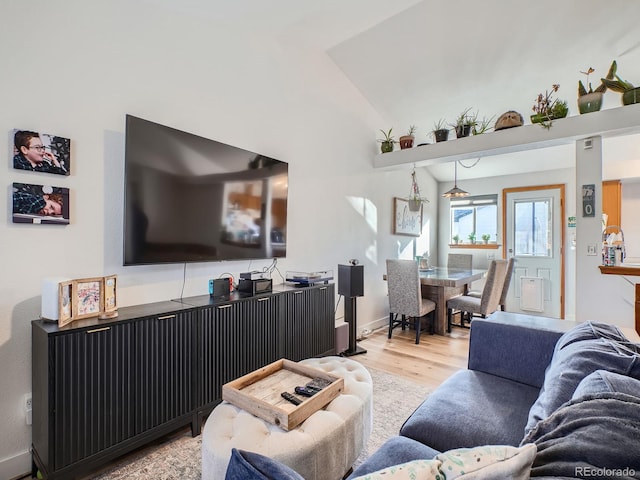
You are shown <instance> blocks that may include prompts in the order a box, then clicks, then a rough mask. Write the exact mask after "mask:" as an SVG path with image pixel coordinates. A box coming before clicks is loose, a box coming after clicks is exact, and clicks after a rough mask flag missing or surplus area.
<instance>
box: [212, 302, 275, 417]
mask: <svg viewBox="0 0 640 480" xmlns="http://www.w3.org/2000/svg"><path fill="white" fill-rule="evenodd" d="M279 302H280V295H267V296H264V297H260V298H253V299H247V300H240V301H236V302H229V303H223V304H220V305H214V306H211V307H207V308H206V309H203V310H202V311H201V312H200V317H201V320H200V335H199V339H200V341H201V344H200V347H199V348H200V349H201V352H202V353H201V356H202V362H201V363H200V365H201V368H202V372H201V375H200V378H201V387H202V390H201V392H200V402H199V404H200V405H203V406H205V407H207V409H211V408H212V407H213V406H215V405H216V404H217V403H219V402H220V401H221V400H222V385H224V384H225V383H227V382H230V381H231V380H235V379H236V378H238V377H241V376H243V375H246V374H247V373H249V372H252V371H253V370H256V369H258V368H262V367H264V366H265V365H268V364H269V363H272V362H274V361H276V360H278V359H279V358H280V357H279V348H278V335H279V320H278V318H279Z"/></svg>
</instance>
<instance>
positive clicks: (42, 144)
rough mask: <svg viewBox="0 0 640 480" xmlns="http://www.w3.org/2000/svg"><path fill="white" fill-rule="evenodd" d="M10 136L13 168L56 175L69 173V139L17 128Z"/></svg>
mask: <svg viewBox="0 0 640 480" xmlns="http://www.w3.org/2000/svg"><path fill="white" fill-rule="evenodd" d="M12 134H13V155H12V162H13V168H15V169H18V170H28V171H31V172H43V173H54V174H56V175H69V174H70V173H71V140H70V139H68V138H64V137H61V136H59V135H52V134H49V133H39V132H34V131H32V130H19V129H17V128H16V129H14V130H13V131H12Z"/></svg>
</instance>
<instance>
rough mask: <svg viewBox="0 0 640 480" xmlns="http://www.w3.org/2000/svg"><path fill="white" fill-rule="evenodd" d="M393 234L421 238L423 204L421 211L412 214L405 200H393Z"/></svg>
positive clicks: (396, 198)
mask: <svg viewBox="0 0 640 480" xmlns="http://www.w3.org/2000/svg"><path fill="white" fill-rule="evenodd" d="M393 233H394V234H395V235H408V236H411V237H419V236H420V234H421V233H422V204H421V205H420V210H418V211H417V212H412V211H411V210H410V209H409V202H408V201H407V200H405V199H404V198H398V197H395V198H394V199H393Z"/></svg>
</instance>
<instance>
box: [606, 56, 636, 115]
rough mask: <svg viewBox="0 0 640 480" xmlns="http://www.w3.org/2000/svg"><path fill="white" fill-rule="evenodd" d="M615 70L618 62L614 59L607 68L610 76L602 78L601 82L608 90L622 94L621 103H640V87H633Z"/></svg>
mask: <svg viewBox="0 0 640 480" xmlns="http://www.w3.org/2000/svg"><path fill="white" fill-rule="evenodd" d="M617 70H618V64H617V63H616V61H615V60H614V61H613V63H612V64H611V68H610V69H609V72H610V73H611V74H612V75H611V76H612V78H610V79H609V78H602V79H601V80H602V83H604V84H605V85H606V87H607V88H608V89H609V90H611V91H614V92H618V93H621V94H622V105H632V104H634V103H640V87H634V86H633V84H632V83H631V82H627V81H626V80H623V79H622V78H620V77H619V76H618V74H617ZM613 77H615V80H613Z"/></svg>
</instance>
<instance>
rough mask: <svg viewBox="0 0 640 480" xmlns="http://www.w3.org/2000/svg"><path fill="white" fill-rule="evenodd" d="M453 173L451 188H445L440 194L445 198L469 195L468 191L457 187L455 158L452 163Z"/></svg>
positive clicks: (456, 163)
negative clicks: (453, 163)
mask: <svg viewBox="0 0 640 480" xmlns="http://www.w3.org/2000/svg"><path fill="white" fill-rule="evenodd" d="M454 168H455V170H454V174H453V188H452V189H451V190H447V191H446V192H444V193H443V194H442V196H443V197H446V198H460V197H466V196H468V195H469V192H465V191H464V190H462V189H461V188H458V161H457V160H456V162H455V165H454Z"/></svg>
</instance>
